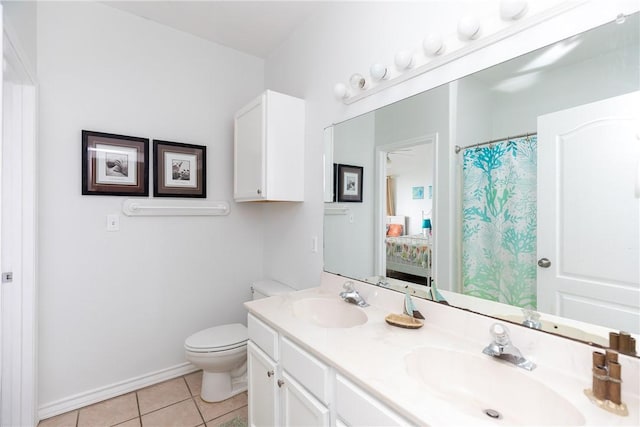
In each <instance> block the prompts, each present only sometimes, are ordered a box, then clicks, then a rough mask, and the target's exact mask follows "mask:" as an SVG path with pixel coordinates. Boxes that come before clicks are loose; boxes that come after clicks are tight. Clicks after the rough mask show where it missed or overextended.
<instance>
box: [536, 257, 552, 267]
mask: <svg viewBox="0 0 640 427" xmlns="http://www.w3.org/2000/svg"><path fill="white" fill-rule="evenodd" d="M538 266H539V267H542V268H549V267H551V261H549V259H548V258H540V259H539V260H538Z"/></svg>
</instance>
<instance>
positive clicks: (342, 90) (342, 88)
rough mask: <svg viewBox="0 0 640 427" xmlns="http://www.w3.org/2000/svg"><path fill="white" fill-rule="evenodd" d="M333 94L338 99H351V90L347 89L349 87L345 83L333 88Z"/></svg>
mask: <svg viewBox="0 0 640 427" xmlns="http://www.w3.org/2000/svg"><path fill="white" fill-rule="evenodd" d="M333 94H334V95H335V96H336V98H338V99H345V98H348V97H349V89H348V88H347V85H345V84H343V83H336V85H335V86H334V87H333Z"/></svg>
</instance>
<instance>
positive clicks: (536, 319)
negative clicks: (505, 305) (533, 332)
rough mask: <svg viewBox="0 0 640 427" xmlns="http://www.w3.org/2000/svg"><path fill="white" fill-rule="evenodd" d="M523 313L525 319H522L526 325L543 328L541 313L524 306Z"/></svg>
mask: <svg viewBox="0 0 640 427" xmlns="http://www.w3.org/2000/svg"><path fill="white" fill-rule="evenodd" d="M522 314H523V315H524V320H523V321H522V324H523V325H524V326H526V327H527V328H532V329H542V323H541V322H540V313H538V312H537V311H534V310H531V309H528V308H523V309H522Z"/></svg>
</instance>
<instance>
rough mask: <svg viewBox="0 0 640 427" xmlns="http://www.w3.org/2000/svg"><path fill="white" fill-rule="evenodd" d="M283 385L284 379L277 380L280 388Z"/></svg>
mask: <svg viewBox="0 0 640 427" xmlns="http://www.w3.org/2000/svg"><path fill="white" fill-rule="evenodd" d="M283 385H284V381H282V380H278V387H280V388H282V386H283Z"/></svg>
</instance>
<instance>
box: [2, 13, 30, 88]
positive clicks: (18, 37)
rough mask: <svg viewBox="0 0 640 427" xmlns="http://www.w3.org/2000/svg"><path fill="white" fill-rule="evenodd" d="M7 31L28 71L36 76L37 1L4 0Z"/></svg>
mask: <svg viewBox="0 0 640 427" xmlns="http://www.w3.org/2000/svg"><path fill="white" fill-rule="evenodd" d="M0 3H2V13H3V15H4V26H5V31H7V32H8V33H9V35H10V36H11V42H12V43H13V44H14V46H15V48H16V50H17V51H18V53H19V54H20V55H21V58H20V60H21V61H22V62H23V64H24V65H25V67H26V69H27V71H28V72H29V73H32V74H33V75H34V76H35V72H36V62H37V43H36V34H37V29H36V2H35V1H2V2H0Z"/></svg>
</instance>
